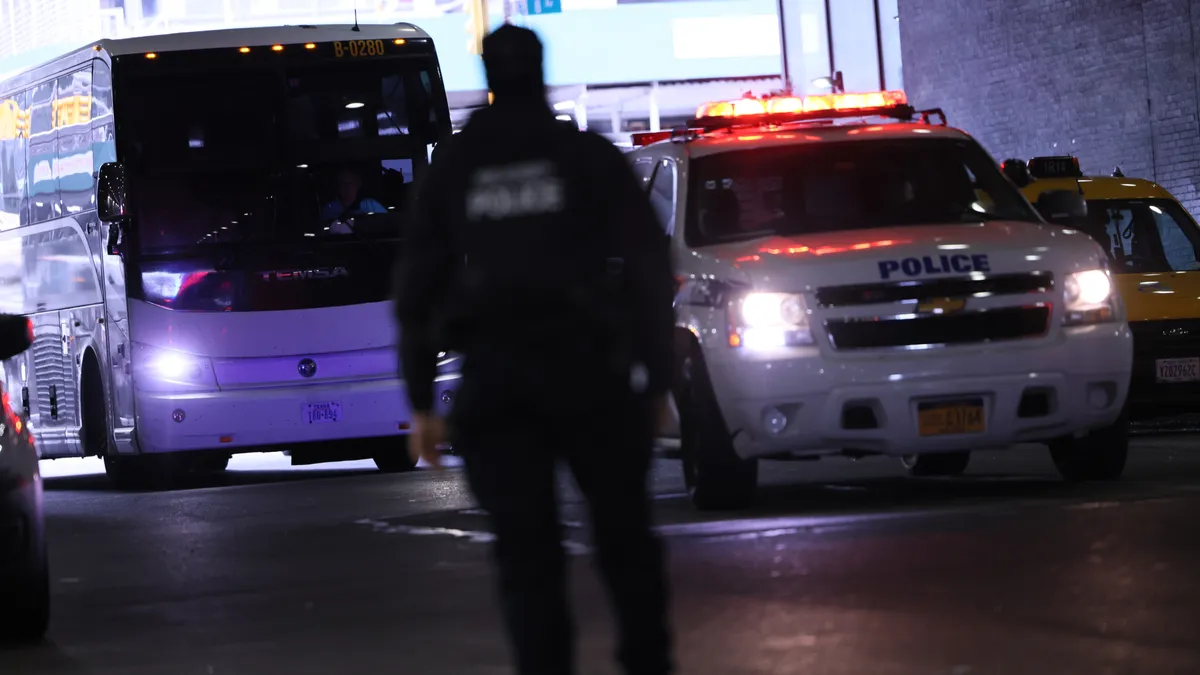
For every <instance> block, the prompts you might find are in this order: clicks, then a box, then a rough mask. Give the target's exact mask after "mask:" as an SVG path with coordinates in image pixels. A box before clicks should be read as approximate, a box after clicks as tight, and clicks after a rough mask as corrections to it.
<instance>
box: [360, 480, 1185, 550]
mask: <svg viewBox="0 0 1200 675" xmlns="http://www.w3.org/2000/svg"><path fill="white" fill-rule="evenodd" d="M1197 492H1200V486H1170V487H1168V488H1167V489H1165V490H1162V489H1159V490H1156V491H1152V492H1150V493H1149V494H1147V493H1142V494H1137V495H1128V496H1124V497H1118V498H1115V499H1105V500H1096V499H1094V498H1093V499H1091V500H1087V501H1083V500H1081V499H1080V498H1079V497H1068V496H1064V497H1060V498H1047V499H1020V500H1012V501H997V502H985V503H973V504H947V505H941V506H936V507H929V506H924V507H914V508H907V509H904V508H901V509H894V510H891V511H888V512H884V513H858V514H855V513H843V514H828V515H815V516H778V517H758V518H755V517H750V518H733V519H728V520H700V521H693V522H684V523H672V524H667V525H659V526H657V527H655V528H654V529H655V531H656V532H657V533H658V534H659V535H660V536H662V537H670V538H690V539H694V540H696V541H700V542H703V543H716V542H727V541H738V540H753V539H769V538H775V537H784V536H791V535H797V534H825V533H831V532H841V531H846V530H851V529H854V528H856V527H861V526H864V525H870V524H875V523H881V522H886V521H894V520H910V519H918V518H948V517H954V516H961V515H965V514H991V515H1005V514H1009V515H1011V514H1016V513H1019V512H1021V511H1025V510H1029V509H1032V508H1051V509H1054V508H1057V509H1062V510H1067V511H1088V510H1095V509H1108V508H1117V507H1120V506H1123V505H1125V504H1130V503H1134V504H1136V503H1139V502H1149V501H1161V500H1172V499H1178V498H1180V497H1184V496H1187V495H1190V494H1195V493H1197ZM425 515H426V516H429V515H431V514H425ZM432 515H433V516H434V517H435V518H436V517H450V518H453V517H461V516H475V517H479V516H486V515H487V513H486V512H485V511H482V510H480V509H463V510H457V511H452V512H447V513H445V514H432ZM397 520H399V519H397ZM356 523H357V524H359V525H365V526H369V527H371V528H372V529H373V530H374V531H376V532H379V533H381V534H403V535H410V536H440V537H452V538H456V539H461V540H464V541H466V542H469V543H476V544H486V543H491V542H493V541H495V538H496V537H495V534H493V533H492V532H490V531H488V530H469V529H461V528H453V527H441V526H434V525H411V524H405V523H396V522H390V521H388V520H372V519H362V520H358V521H356ZM561 525H562V527H563V528H565V529H566V530H568V531H581V530H583V529H584V523H582V522H577V521H569V520H564V521H562V522H561ZM563 546H564V547H565V548H566V549H567V550H568V552H569V553H570V554H571V555H586V554H588V553H589V552H590V551H591V548H590V547H589V546H587V545H585V544H582V543H580V542H577V541H573V540H571V539H570V538H567V539H565V540H564V541H563Z"/></svg>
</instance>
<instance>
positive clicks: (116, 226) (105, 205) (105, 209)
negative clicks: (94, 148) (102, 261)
mask: <svg viewBox="0 0 1200 675" xmlns="http://www.w3.org/2000/svg"><path fill="white" fill-rule="evenodd" d="M126 199H127V195H126V190H125V167H124V166H122V165H121V164H118V163H116V162H108V163H106V164H104V165H102V166H101V167H100V179H99V180H98V181H96V201H97V211H99V215H100V222H102V223H106V224H107V225H108V243H107V245H106V249H107V252H108V254H109V255H121V230H122V228H121V225H122V223H124V221H125V202H126Z"/></svg>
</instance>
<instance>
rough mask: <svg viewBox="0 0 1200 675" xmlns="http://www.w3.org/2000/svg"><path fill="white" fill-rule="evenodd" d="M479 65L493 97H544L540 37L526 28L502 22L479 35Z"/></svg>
mask: <svg viewBox="0 0 1200 675" xmlns="http://www.w3.org/2000/svg"><path fill="white" fill-rule="evenodd" d="M483 68H484V71H485V72H486V73H487V81H488V89H490V90H491V91H492V95H493V96H494V97H495V99H496V101H539V100H545V96H546V82H545V79H544V78H543V75H542V41H541V40H539V39H538V36H537V34H536V33H534V32H533V31H531V30H529V29H528V28H520V27H517V26H513V25H510V24H505V25H503V26H501V27H499V28H497V29H496V30H495V31H493V32H492V33H491V34H490V35H488V36H487V37H485V38H483Z"/></svg>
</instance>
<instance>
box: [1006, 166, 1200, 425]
mask: <svg viewBox="0 0 1200 675" xmlns="http://www.w3.org/2000/svg"><path fill="white" fill-rule="evenodd" d="M1003 169H1004V173H1005V174H1006V175H1008V177H1009V178H1010V179H1012V180H1013V182H1014V183H1016V184H1017V186H1018V187H1019V188H1021V190H1022V192H1023V193H1024V194H1025V197H1026V198H1027V199H1028V200H1029V201H1031V202H1036V201H1037V199H1038V197H1039V196H1040V195H1041V194H1042V193H1044V192H1046V191H1049V190H1078V191H1079V192H1080V194H1082V195H1083V197H1084V200H1085V201H1086V202H1087V215H1086V216H1085V217H1083V218H1082V219H1075V220H1074V221H1073V222H1072V226H1073V227H1076V228H1077V229H1081V230H1083V231H1085V232H1087V233H1088V234H1089V235H1091V236H1092V238H1093V239H1095V240H1096V241H1097V242H1099V244H1100V245H1101V246H1102V247H1103V248H1104V249H1105V250H1106V251H1107V252H1108V256H1109V261H1110V265H1111V271H1112V273H1113V279H1114V281H1115V283H1116V286H1117V288H1118V290H1119V291H1120V293H1121V297H1122V299H1123V300H1124V302H1125V308H1126V313H1127V317H1128V321H1129V326H1130V328H1131V329H1132V331H1133V334H1134V362H1133V373H1132V379H1131V381H1130V387H1129V398H1128V401H1129V403H1128V405H1129V415H1130V419H1131V420H1134V421H1142V422H1146V421H1149V420H1151V419H1154V418H1166V417H1174V416H1178V415H1182V414H1188V413H1200V226H1198V225H1197V224H1196V221H1195V220H1194V219H1193V218H1192V216H1191V215H1189V214H1188V212H1187V210H1186V209H1184V208H1183V205H1182V204H1180V203H1179V201H1178V200H1177V199H1175V197H1174V196H1172V195H1171V193H1170V192H1168V191H1167V190H1166V189H1165V188H1163V187H1162V186H1161V185H1159V184H1157V183H1155V182H1153V181H1149V180H1144V179H1141V178H1128V177H1126V176H1124V175H1122V174H1121V171H1120V169H1117V170H1116V171H1114V172H1113V175H1111V176H1085V175H1083V173H1082V172H1081V171H1080V169H1079V160H1078V158H1076V157H1038V158H1034V159H1032V160H1030V161H1029V162H1028V163H1025V162H1022V161H1020V160H1007V161H1005V162H1004V165H1003Z"/></svg>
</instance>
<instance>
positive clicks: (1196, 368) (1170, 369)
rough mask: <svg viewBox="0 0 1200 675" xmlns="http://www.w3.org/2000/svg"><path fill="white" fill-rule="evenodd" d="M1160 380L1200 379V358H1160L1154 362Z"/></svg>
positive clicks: (1181, 380)
mask: <svg viewBox="0 0 1200 675" xmlns="http://www.w3.org/2000/svg"><path fill="white" fill-rule="evenodd" d="M1154 366H1155V368H1157V370H1158V381H1159V382H1195V381H1196V380H1200V358H1194V359H1158V360H1157V361H1155V362H1154Z"/></svg>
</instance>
